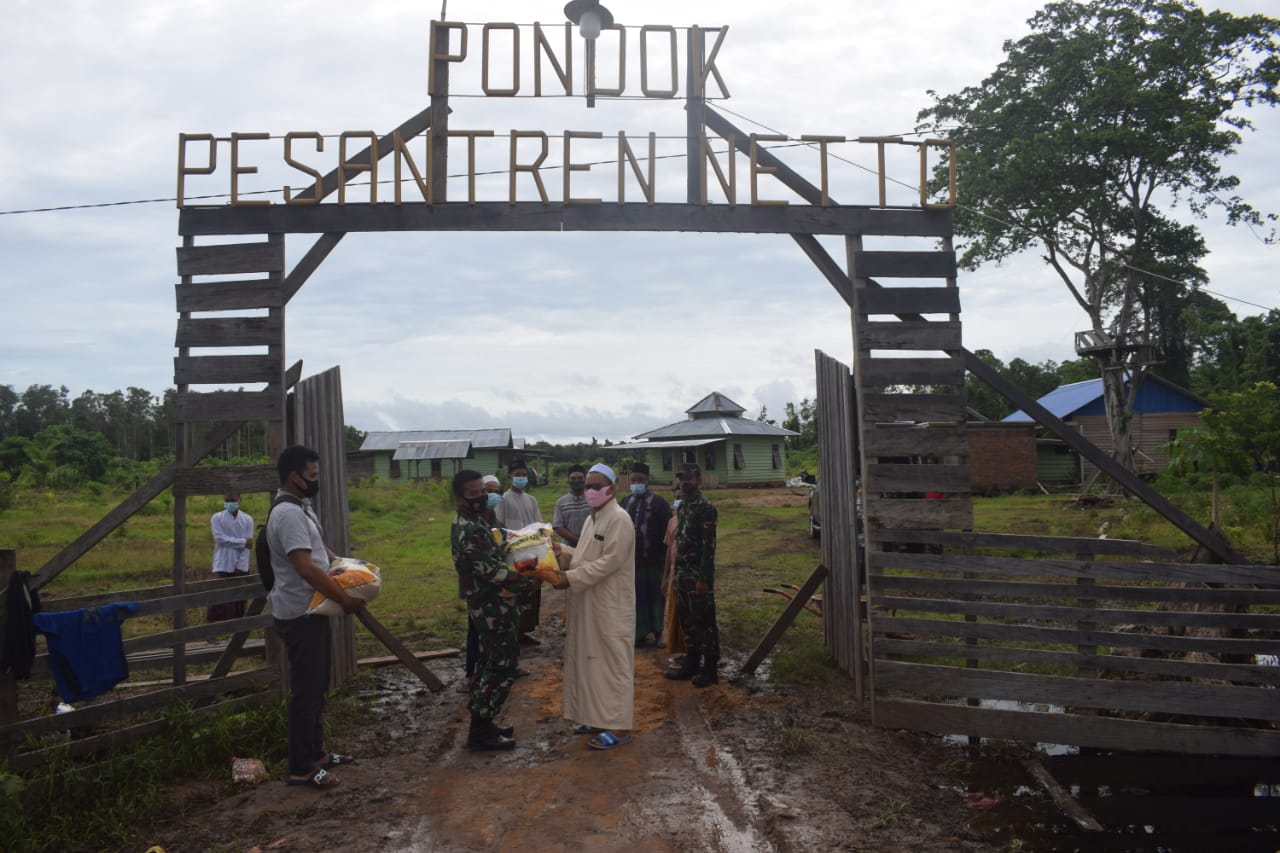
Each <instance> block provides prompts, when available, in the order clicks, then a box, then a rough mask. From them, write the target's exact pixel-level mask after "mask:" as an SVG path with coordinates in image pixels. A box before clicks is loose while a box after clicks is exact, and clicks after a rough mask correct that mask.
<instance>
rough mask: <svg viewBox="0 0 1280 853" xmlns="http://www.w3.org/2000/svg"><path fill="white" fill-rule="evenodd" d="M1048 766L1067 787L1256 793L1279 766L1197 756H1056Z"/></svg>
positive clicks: (1049, 759) (1256, 760)
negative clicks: (1224, 789) (1154, 787)
mask: <svg viewBox="0 0 1280 853" xmlns="http://www.w3.org/2000/svg"><path fill="white" fill-rule="evenodd" d="M1044 763H1045V764H1046V765H1047V766H1048V768H1049V769H1050V770H1051V771H1052V772H1053V775H1054V778H1056V779H1058V780H1059V781H1061V782H1062V783H1063V784H1066V785H1079V786H1081V787H1085V788H1096V787H1097V786H1099V785H1109V786H1111V787H1112V788H1113V789H1118V788H1121V787H1140V788H1145V787H1148V786H1150V784H1151V781H1152V780H1153V779H1158V780H1159V781H1160V784H1161V785H1162V786H1163V785H1175V786H1183V785H1191V786H1195V785H1203V784H1211V785H1214V786H1222V787H1235V788H1237V789H1240V790H1244V791H1252V790H1253V786H1254V785H1255V784H1257V783H1258V782H1262V781H1265V780H1269V779H1270V777H1271V776H1272V775H1273V774H1274V773H1275V772H1276V766H1275V762H1274V761H1270V760H1268V759H1265V758H1236V759H1233V760H1231V761H1221V760H1219V759H1216V758H1201V757H1198V756H1194V755H1126V756H1125V757H1124V760H1123V761H1116V759H1115V756H1110V755H1054V756H1050V757H1047V758H1045V759H1044Z"/></svg>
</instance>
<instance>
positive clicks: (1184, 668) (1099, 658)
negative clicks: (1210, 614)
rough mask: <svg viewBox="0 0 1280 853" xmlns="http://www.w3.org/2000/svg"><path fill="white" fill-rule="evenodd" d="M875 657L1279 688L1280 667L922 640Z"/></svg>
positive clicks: (887, 643)
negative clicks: (955, 660) (1084, 669)
mask: <svg viewBox="0 0 1280 853" xmlns="http://www.w3.org/2000/svg"><path fill="white" fill-rule="evenodd" d="M876 656H877V658H881V657H882V658H884V659H886V660H896V659H898V658H900V657H915V658H971V659H975V660H979V661H990V662H993V663H1004V664H1018V665H1027V664H1043V665H1045V666H1050V667H1059V668H1060V669H1061V670H1062V671H1063V672H1073V671H1075V670H1077V669H1079V668H1081V667H1093V668H1095V669H1098V670H1101V671H1102V672H1115V673H1122V672H1123V673H1134V674H1137V675H1146V676H1160V677H1163V678H1180V679H1186V680H1189V681H1196V680H1218V681H1235V682H1241V683H1245V684H1268V685H1275V686H1280V667H1275V666H1245V665H1243V664H1239V665H1237V664H1224V663H1202V662H1200V661H1186V660H1166V659H1163V658H1138V657H1130V656H1127V655H1099V654H1082V653H1080V652H1055V651H1045V650H1043V649H1027V648H1013V647H1009V646H988V645H972V644H961V643H958V642H954V643H931V642H924V641H921V640H904V639H899V638H896V637H892V638H891V637H882V638H879V639H877V640H876Z"/></svg>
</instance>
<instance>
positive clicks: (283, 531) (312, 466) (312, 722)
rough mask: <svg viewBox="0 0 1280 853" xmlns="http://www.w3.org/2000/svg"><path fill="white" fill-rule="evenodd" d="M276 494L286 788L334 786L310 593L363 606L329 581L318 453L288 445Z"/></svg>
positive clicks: (323, 667)
mask: <svg viewBox="0 0 1280 853" xmlns="http://www.w3.org/2000/svg"><path fill="white" fill-rule="evenodd" d="M276 471H277V473H278V474H279V475H280V491H279V492H277V493H276V502H275V504H274V505H273V506H272V509H271V512H270V514H269V515H268V518H267V529H266V533H265V535H266V537H267V544H268V545H269V546H270V548H271V570H272V572H273V573H274V575H275V583H274V584H273V585H272V587H271V591H270V592H269V593H267V601H268V602H269V603H270V604H271V615H272V616H273V617H274V618H275V628H276V633H278V634H279V635H280V639H281V640H282V641H283V642H284V647H285V651H286V652H287V653H288V655H289V778H288V783H289V784H290V785H309V786H311V787H313V788H327V787H330V786H332V785H336V784H337V783H338V777H337V776H335V775H334V774H333V773H331V772H330V770H331V768H333V767H335V766H337V765H340V764H350V763H351V762H352V759H351V758H350V757H348V756H344V755H337V754H335V753H330V752H327V751H326V750H325V748H324V704H325V698H326V696H327V695H328V693H329V619H328V617H326V616H316V615H308V614H307V610H308V609H309V608H310V606H311V596H312V595H313V594H314V593H316V592H320V593H322V594H323V595H324V596H325V597H326V598H330V599H333V600H334V601H336V602H338V604H339V605H341V606H342V609H343V611H344V612H346V613H354V612H355V611H356V610H358V609H360V607H362V606H363V605H364V602H362V601H360V600H359V599H357V598H353V597H352V596H350V595H348V594H347V593H346V591H344V590H343V589H342V587H340V586H338V584H337V583H336V582H335V581H334V580H333V578H331V577H329V574H328V568H329V560H330V559H332V558H333V557H334V556H335V555H334V553H333V552H332V551H330V550H329V547H328V546H327V545H325V544H324V534H323V532H322V531H321V529H320V521H319V519H317V518H316V514H315V511H314V510H313V509H312V508H311V499H312V498H313V497H315V496H316V494H317V493H318V492H319V491H320V455H319V454H318V453H316V452H315V451H314V450H311V449H310V448H307V447H302V446H298V445H295V446H294V447H289V448H286V449H285V450H284V452H283V453H281V454H280V458H279V459H278V460H277V461H276Z"/></svg>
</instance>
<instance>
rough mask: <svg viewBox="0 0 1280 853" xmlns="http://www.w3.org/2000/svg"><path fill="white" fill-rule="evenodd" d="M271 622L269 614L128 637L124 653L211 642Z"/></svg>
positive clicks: (264, 625)
mask: <svg viewBox="0 0 1280 853" xmlns="http://www.w3.org/2000/svg"><path fill="white" fill-rule="evenodd" d="M271 620H272V617H271V615H270V614H266V615H263V616H245V617H243V618H240V619H226V620H223V621H221V622H211V623H209V624H208V625H192V626H190V627H188V628H179V629H178V630H176V631H163V632H161V633H158V634H146V635H145V636H141V637H130V638H129V639H127V640H125V641H124V650H125V652H126V653H132V652H136V651H141V650H142V649H159V648H164V647H166V646H176V645H179V644H181V643H191V642H198V641H200V640H212V639H215V638H217V637H220V636H222V635H223V634H227V633H230V632H232V631H252V630H254V629H257V628H267V627H270V626H271V624H272V621H271Z"/></svg>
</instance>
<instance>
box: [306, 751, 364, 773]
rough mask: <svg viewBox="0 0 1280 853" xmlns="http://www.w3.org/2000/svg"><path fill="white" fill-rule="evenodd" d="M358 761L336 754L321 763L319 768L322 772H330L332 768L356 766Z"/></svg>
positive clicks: (333, 753)
mask: <svg viewBox="0 0 1280 853" xmlns="http://www.w3.org/2000/svg"><path fill="white" fill-rule="evenodd" d="M355 763H356V760H355V758H354V757H353V756H350V755H339V754H338V753H336V752H331V753H329V757H328V758H326V759H325V760H324V761H322V762H320V763H319V764H318V765H316V766H317V767H319V768H320V769H321V770H328V769H329V768H330V767H346V766H347V765H349V764H355Z"/></svg>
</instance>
